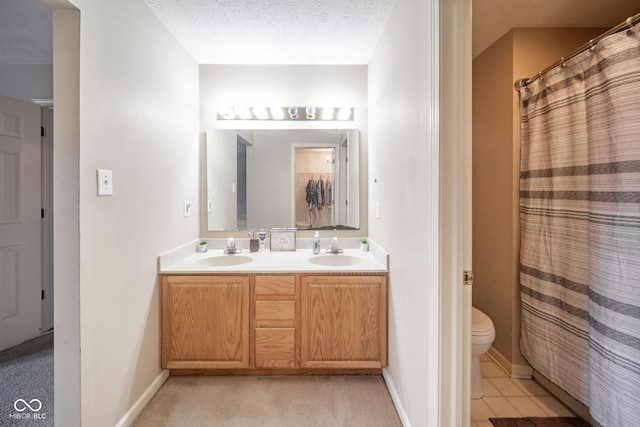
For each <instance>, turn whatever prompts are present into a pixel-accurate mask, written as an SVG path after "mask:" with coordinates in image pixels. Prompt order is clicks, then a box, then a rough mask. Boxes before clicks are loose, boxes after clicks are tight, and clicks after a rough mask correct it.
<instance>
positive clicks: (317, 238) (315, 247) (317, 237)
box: [313, 231, 320, 255]
mask: <svg viewBox="0 0 640 427" xmlns="http://www.w3.org/2000/svg"><path fill="white" fill-rule="evenodd" d="M313 253H314V255H317V254H319V253H320V233H318V232H317V231H316V234H314V235H313Z"/></svg>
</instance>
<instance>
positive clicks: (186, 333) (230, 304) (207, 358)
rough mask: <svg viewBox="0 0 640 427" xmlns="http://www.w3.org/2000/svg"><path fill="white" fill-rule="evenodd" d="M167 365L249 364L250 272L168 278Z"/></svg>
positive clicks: (164, 336)
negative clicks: (244, 273)
mask: <svg viewBox="0 0 640 427" xmlns="http://www.w3.org/2000/svg"><path fill="white" fill-rule="evenodd" d="M162 367H163V368H170V369H189V368H191V369H204V368H211V369H220V368H247V367H249V277H248V276H240V275H238V276H163V278H162Z"/></svg>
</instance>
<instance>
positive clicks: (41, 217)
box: [40, 208, 44, 219]
mask: <svg viewBox="0 0 640 427" xmlns="http://www.w3.org/2000/svg"><path fill="white" fill-rule="evenodd" d="M40 219H44V208H42V209H40Z"/></svg>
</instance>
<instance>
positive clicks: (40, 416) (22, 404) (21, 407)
mask: <svg viewBox="0 0 640 427" xmlns="http://www.w3.org/2000/svg"><path fill="white" fill-rule="evenodd" d="M13 409H15V410H16V411H17V412H16V413H14V414H9V418H12V419H14V420H44V419H46V418H47V414H46V413H40V410H41V409H42V402H41V401H40V400H39V399H31V400H30V401H28V402H27V401H26V400H24V399H17V400H16V401H15V402H13Z"/></svg>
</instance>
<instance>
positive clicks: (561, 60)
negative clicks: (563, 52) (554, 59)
mask: <svg viewBox="0 0 640 427" xmlns="http://www.w3.org/2000/svg"><path fill="white" fill-rule="evenodd" d="M560 62H562V68H564V67H566V66H567V63H566V62H565V60H564V56H563V57H562V58H560Z"/></svg>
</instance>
